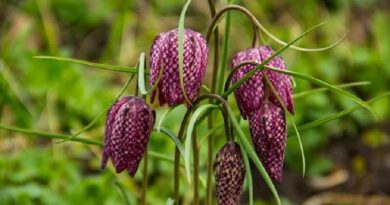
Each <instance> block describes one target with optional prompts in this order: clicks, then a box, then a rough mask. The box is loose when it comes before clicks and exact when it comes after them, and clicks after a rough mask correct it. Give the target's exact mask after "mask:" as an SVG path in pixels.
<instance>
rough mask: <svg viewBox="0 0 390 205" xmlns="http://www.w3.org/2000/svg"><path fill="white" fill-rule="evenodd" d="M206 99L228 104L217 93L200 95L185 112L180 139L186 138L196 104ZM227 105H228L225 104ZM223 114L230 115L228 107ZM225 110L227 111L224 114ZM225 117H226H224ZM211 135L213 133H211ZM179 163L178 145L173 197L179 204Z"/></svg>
mask: <svg viewBox="0 0 390 205" xmlns="http://www.w3.org/2000/svg"><path fill="white" fill-rule="evenodd" d="M205 99H214V100H217V101H218V102H221V103H222V104H226V103H227V102H226V101H225V100H224V99H223V98H222V97H221V96H219V95H216V94H204V95H202V96H199V97H198V98H197V99H196V100H195V101H194V102H193V103H192V107H190V108H189V109H188V110H187V112H186V113H185V115H184V117H183V120H182V122H181V125H180V130H179V134H178V135H177V138H178V139H179V140H180V141H183V140H184V136H185V135H184V132H185V129H186V125H187V124H188V120H189V118H190V116H191V113H192V111H193V110H194V109H195V107H196V105H197V104H199V103H200V102H201V101H203V100H205ZM225 107H226V106H225ZM221 111H222V113H223V115H224V116H225V115H226V116H228V113H227V111H226V109H221ZM224 112H226V113H225V114H224ZM224 119H225V117H224ZM228 122H229V121H228V120H227V121H225V126H226V123H228ZM226 129H227V130H231V129H230V128H229V127H228V128H226ZM226 135H227V138H228V140H232V139H233V136H232V134H231V133H230V132H228V133H226ZM210 137H211V135H210ZM179 165H180V151H179V148H178V147H177V146H176V147H175V162H174V171H173V173H174V174H173V175H174V178H173V199H174V200H175V202H176V203H177V204H179V203H178V202H179V201H178V200H179V189H180V187H179V186H180V185H179ZM206 187H207V184H206Z"/></svg>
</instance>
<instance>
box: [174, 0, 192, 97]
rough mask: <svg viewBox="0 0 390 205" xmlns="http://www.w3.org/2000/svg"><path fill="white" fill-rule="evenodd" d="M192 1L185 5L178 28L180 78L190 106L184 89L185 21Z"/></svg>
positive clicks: (184, 93) (183, 92) (181, 86)
mask: <svg viewBox="0 0 390 205" xmlns="http://www.w3.org/2000/svg"><path fill="white" fill-rule="evenodd" d="M190 3H191V0H188V1H187V3H186V4H185V5H184V7H183V10H182V11H181V14H180V19H179V25H178V28H177V32H178V42H177V43H178V54H179V56H178V58H179V78H180V88H181V92H182V94H183V97H184V99H185V100H186V101H187V103H188V104H191V101H190V100H189V99H188V97H187V94H186V91H185V88H184V80H183V67H184V65H183V61H184V56H183V54H184V19H185V15H186V12H187V8H188V6H189V5H190Z"/></svg>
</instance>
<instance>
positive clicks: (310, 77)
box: [266, 66, 379, 118]
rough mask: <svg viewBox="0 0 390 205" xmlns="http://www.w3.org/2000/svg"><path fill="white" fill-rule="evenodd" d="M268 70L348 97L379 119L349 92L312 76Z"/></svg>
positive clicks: (280, 70) (369, 108)
mask: <svg viewBox="0 0 390 205" xmlns="http://www.w3.org/2000/svg"><path fill="white" fill-rule="evenodd" d="M266 67H267V68H268V69H270V70H272V71H275V72H278V73H283V74H287V75H291V76H294V77H296V78H300V79H302V80H307V81H310V82H312V83H314V84H316V85H318V86H322V87H326V88H328V89H329V90H331V91H333V92H336V93H339V94H342V95H344V96H346V97H349V98H350V99H351V100H353V101H355V102H356V103H357V104H359V105H361V106H363V107H365V108H366V109H367V110H369V111H370V112H371V113H372V114H373V115H374V116H375V117H376V118H379V117H378V115H377V114H376V112H375V111H374V110H373V109H372V108H371V106H370V105H368V104H367V103H366V102H364V101H363V100H361V99H360V98H358V97H356V96H355V95H353V94H351V93H349V92H346V91H344V90H342V89H340V88H338V87H336V86H333V85H331V84H329V83H326V82H324V81H322V80H320V79H317V78H314V77H312V76H309V75H306V74H303V73H298V72H294V71H291V70H282V69H279V68H275V67H272V66H266Z"/></svg>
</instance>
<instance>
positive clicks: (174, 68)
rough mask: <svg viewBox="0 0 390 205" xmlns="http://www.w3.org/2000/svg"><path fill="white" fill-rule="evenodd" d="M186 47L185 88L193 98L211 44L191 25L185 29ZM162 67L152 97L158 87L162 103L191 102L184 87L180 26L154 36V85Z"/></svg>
mask: <svg viewBox="0 0 390 205" xmlns="http://www.w3.org/2000/svg"><path fill="white" fill-rule="evenodd" d="M183 47H184V53H183V57H184V59H183V81H184V90H185V93H186V96H187V97H188V99H189V100H190V101H191V102H192V101H193V100H194V99H195V98H196V96H197V95H198V92H199V88H200V86H201V83H202V80H203V78H204V75H205V72H206V67H207V57H208V48H207V44H206V40H205V39H204V38H203V37H202V35H201V34H200V33H197V32H195V31H192V30H190V29H185V30H184V44H183ZM161 68H162V69H163V74H162V77H161V80H160V81H159V83H158V86H157V88H156V89H155V90H153V92H152V94H151V101H152V102H153V101H154V99H155V96H156V94H157V91H158V99H159V103H160V105H163V104H165V103H168V105H169V106H174V105H177V104H183V103H186V104H187V102H186V100H185V99H184V97H183V95H182V92H181V89H180V79H179V58H178V31H177V29H173V30H171V31H168V32H165V33H161V34H160V35H158V36H157V37H156V38H155V39H154V42H153V45H152V48H151V51H150V80H149V82H150V86H152V85H154V84H155V83H156V81H157V79H158V75H159V71H160V69H161Z"/></svg>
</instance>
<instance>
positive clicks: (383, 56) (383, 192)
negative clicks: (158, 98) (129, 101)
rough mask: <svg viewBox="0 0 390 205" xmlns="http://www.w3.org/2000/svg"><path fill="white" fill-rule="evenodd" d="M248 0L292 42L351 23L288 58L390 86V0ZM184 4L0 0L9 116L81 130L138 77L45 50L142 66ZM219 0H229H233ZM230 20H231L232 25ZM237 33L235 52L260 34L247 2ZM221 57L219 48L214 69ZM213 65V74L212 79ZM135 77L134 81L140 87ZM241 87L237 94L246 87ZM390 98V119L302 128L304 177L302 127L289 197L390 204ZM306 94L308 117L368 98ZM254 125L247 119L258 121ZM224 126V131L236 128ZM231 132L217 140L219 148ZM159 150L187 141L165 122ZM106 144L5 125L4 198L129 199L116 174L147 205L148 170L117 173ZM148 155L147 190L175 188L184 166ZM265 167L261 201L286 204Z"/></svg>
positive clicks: (156, 138)
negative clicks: (177, 170) (105, 155)
mask: <svg viewBox="0 0 390 205" xmlns="http://www.w3.org/2000/svg"><path fill="white" fill-rule="evenodd" d="M236 3H238V4H240V5H242V6H245V7H247V8H248V9H249V10H251V11H252V12H253V13H254V14H255V15H256V16H257V17H258V19H259V20H260V22H262V23H263V24H264V26H265V27H266V28H267V29H269V30H270V31H271V32H272V33H273V34H274V35H276V36H278V37H279V38H281V39H283V40H285V41H290V40H292V39H294V38H295V37H297V36H298V35H299V34H300V33H302V32H304V31H305V30H306V29H308V28H310V27H311V26H314V25H315V24H318V23H320V22H322V21H326V20H327V21H329V23H328V24H326V26H324V27H323V28H321V29H319V30H318V31H316V32H315V33H314V34H310V35H309V36H307V37H305V38H304V40H301V41H300V43H299V45H300V46H304V47H322V46H326V45H329V44H331V43H333V42H335V41H336V40H338V39H339V38H341V37H342V36H343V35H344V34H345V33H348V37H347V38H346V40H344V41H343V42H342V43H341V44H340V45H339V46H337V47H336V48H333V49H331V50H328V51H324V52H299V51H295V50H292V49H289V50H287V51H286V52H284V53H283V54H282V56H283V57H284V59H285V60H286V62H287V64H288V67H289V68H290V69H291V70H294V71H299V72H303V73H306V74H310V75H312V76H314V77H316V78H319V79H322V80H324V81H326V82H329V83H331V84H334V85H336V84H342V83H347V82H355V81H370V82H371V84H370V85H366V86H361V87H354V88H348V91H350V92H352V93H354V94H356V95H358V96H359V97H361V98H362V99H364V100H368V99H370V98H372V97H375V96H377V95H379V94H382V93H384V92H386V91H389V88H390V29H389V28H390V27H389V25H390V2H389V1H386V0H350V1H336V0H303V1H299V2H298V1H292V0H281V1H253V0H245V1H236ZM183 4H184V1H174V0H169V1H168V0H164V1H159V0H147V1H145V0H125V1H121V0H118V1H96V0H2V1H0V48H1V49H0V123H1V124H6V125H13V126H18V127H23V128H30V129H36V130H45V131H49V132H52V133H65V134H66V133H72V132H73V133H74V132H76V131H77V130H80V129H81V128H82V127H84V126H85V125H87V124H88V123H89V122H90V121H91V120H92V119H93V118H94V117H95V116H97V115H98V113H99V112H101V110H103V109H104V108H105V107H106V106H107V105H108V104H109V103H110V101H111V100H112V99H114V98H115V96H116V95H117V93H118V92H119V90H120V89H121V87H122V85H123V84H124V83H125V81H126V78H127V77H128V76H127V75H126V74H124V73H115V72H110V71H103V70H96V69H92V68H88V67H85V66H81V65H75V64H72V63H65V62H58V61H49V60H42V59H36V58H33V56H36V55H54V56H62V57H71V58H78V59H84V60H88V61H93V62H99V63H107V64H114V65H124V66H134V65H135V64H136V62H137V59H138V56H139V54H140V52H146V53H149V49H150V46H151V43H152V42H153V38H154V36H156V35H157V34H158V33H160V32H163V31H167V30H170V29H172V28H174V27H176V25H177V24H178V18H179V14H180V11H181V9H182V6H183ZM217 4H218V5H217V8H221V7H222V6H223V5H225V4H226V2H225V1H217ZM209 23H210V13H209V10H208V4H207V1H206V0H197V1H193V2H192V4H191V5H190V7H189V10H188V12H187V17H186V27H188V28H192V29H194V30H197V31H199V32H201V33H203V34H204V35H205V33H206V32H207V27H208V25H209ZM220 25H221V26H220V31H221V32H220V33H223V32H222V31H223V29H224V28H223V25H224V24H223V23H221V24H220ZM230 38H231V41H230V43H229V52H228V59H230V58H231V56H232V55H233V54H234V53H235V52H237V51H239V50H242V49H246V48H248V47H250V45H251V39H252V26H251V24H250V22H249V21H248V19H246V17H245V16H244V15H242V14H240V13H237V12H233V13H232V29H231V35H230ZM265 40H266V42H267V43H269V44H271V45H272V46H273V47H274V48H275V49H277V48H280V47H281V46H280V45H277V44H276V43H275V42H273V41H271V40H269V39H268V38H266V37H265ZM210 56H212V50H211V49H210ZM211 61H212V58H210V59H209V65H210V66H209V69H208V72H211V65H212V62H211ZM229 64H230V63H228V65H229ZM210 76H211V75H206V79H205V81H204V83H205V84H207V85H209V84H210V80H211V79H210ZM134 83H135V81H133V83H132V85H131V86H130V87H132V88H129V89H128V90H127V91H126V93H127V94H132V93H133V91H134ZM313 88H317V87H316V86H314V85H312V84H311V83H308V82H306V81H301V80H297V79H296V87H295V89H294V91H295V93H298V92H301V91H308V90H310V89H313ZM229 100H230V101H231V104H232V105H234V103H235V101H234V98H233V97H230V99H229ZM389 104H390V101H389V99H383V100H380V101H377V102H376V103H374V104H373V107H374V108H375V110H376V111H377V113H378V114H379V115H380V119H379V120H376V119H375V118H374V117H373V116H372V115H371V114H370V113H368V112H367V111H365V110H359V111H356V112H354V113H353V114H350V115H348V116H346V117H343V118H341V119H338V120H336V121H333V122H331V123H328V124H326V125H323V126H320V127H318V128H315V129H310V130H307V131H305V132H302V133H301V135H302V140H303V145H304V148H305V153H306V159H307V176H305V178H302V177H301V176H300V171H301V170H300V169H301V161H300V155H299V147H298V143H297V140H296V138H295V137H292V138H289V140H288V145H287V153H286V162H285V176H284V181H283V183H281V184H279V185H277V189H278V191H279V193H280V195H281V197H282V200H283V204H306V205H314V204H325V203H326V202H327V201H326V200H329V201H328V204H359V203H361V204H390V201H389V200H390V199H389V198H388V196H389V194H390V178H388V175H389V173H390V143H389V139H390V136H389V135H390V134H389V133H390V126H389V122H390V117H389V116H390V115H389V114H390V109H389V108H390V106H389ZM295 105H296V114H295V122H296V123H297V125H303V124H305V123H308V122H311V121H313V120H316V119H319V118H322V117H325V116H327V115H330V114H332V113H337V112H340V111H342V110H344V109H347V108H350V107H352V106H354V105H355V103H354V102H352V101H351V100H350V99H348V98H345V97H342V96H340V95H337V94H334V93H331V92H321V93H316V94H312V95H308V96H306V97H304V98H299V99H296V100H295ZM153 107H154V108H156V109H157V117H158V118H159V117H161V114H162V113H163V111H164V110H165V109H167V108H166V107H158V105H157V104H156V105H153ZM184 111H185V108H184V107H180V108H177V112H172V113H170V114H169V115H168V117H167V119H166V120H165V121H164V126H165V127H168V128H170V129H172V130H173V131H174V132H175V133H177V130H178V127H179V125H180V124H179V123H178V119H181V117H182V116H183V114H184ZM103 124H104V118H102V119H100V121H99V123H98V125H97V126H94V127H93V128H92V129H90V130H89V131H88V132H85V133H83V134H82V135H81V136H82V137H86V138H91V139H96V140H102V137H103V136H102V133H103ZM242 125H243V127H244V128H245V129H246V131H248V125H247V122H246V121H243V122H242ZM203 128H204V127H203ZM200 133H202V131H200ZM218 135H224V133H223V131H221V132H218ZM217 138H219V139H221V138H220V137H217ZM222 139H224V138H222ZM222 143H223V141H222V140H221V142H219V141H218V143H217V144H218V146H217V148H218V149H219V147H220V146H221V145H222ZM149 149H150V150H152V151H156V152H159V153H164V154H165V155H167V156H169V157H172V156H173V150H174V145H173V143H171V141H170V140H169V139H168V138H167V137H166V136H163V135H160V134H158V133H154V134H153V135H152V137H151V140H150V144H149ZM100 155H101V148H100V147H96V146H93V145H83V144H80V143H76V142H66V143H62V144H56V141H55V140H49V139H45V138H40V137H30V136H29V135H24V134H20V133H14V132H9V131H4V130H0V204H18V205H19V204H21V205H23V204H122V203H123V202H124V200H123V196H122V194H123V193H122V192H121V191H120V189H119V188H118V186H117V185H115V184H116V183H117V182H119V183H120V184H121V185H120V186H122V187H124V190H126V193H125V194H126V195H127V197H128V198H129V200H130V204H138V198H139V196H140V190H141V182H142V181H141V178H142V176H141V174H140V173H138V174H137V175H136V177H135V178H134V179H131V178H130V177H129V176H128V175H127V173H122V174H119V175H115V174H114V171H113V169H112V166H111V164H110V165H109V167H110V168H109V169H106V170H104V171H101V170H100ZM205 162H206V148H202V152H201V165H202V167H201V170H202V171H204V170H205ZM149 163H150V165H149V167H150V169H149V188H148V202H149V204H165V201H166V200H167V198H168V197H169V196H170V195H171V193H172V173H173V166H172V164H171V163H169V162H165V161H161V160H158V159H154V158H150V160H149ZM252 171H253V176H254V186H255V189H254V190H255V197H256V198H255V204H273V198H272V194H270V191H269V190H268V188H267V187H266V185H265V184H264V182H263V180H262V178H261V176H260V175H259V174H258V173H257V170H256V169H255V168H254V169H252ZM202 175H203V176H204V175H205V173H204V172H202ZM186 186H188V185H187V184H186V183H185V181H184V180H183V181H182V190H181V191H182V195H183V196H184V197H183V204H189V203H188V201H189V200H190V198H191V192H190V191H188V190H190V189H189V188H188V187H187V188H183V187H186ZM201 195H202V196H203V192H201ZM359 196H361V197H360V198H359ZM214 198H215V197H214ZM315 199H317V201H316V200H315ZM373 199H378V200H380V202H379V203H378V202H375V200H373ZM321 200H322V201H321ZM369 200H371V201H369ZM373 201H374V202H373ZM246 203H247V193H245V194H244V195H243V196H242V204H246Z"/></svg>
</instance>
